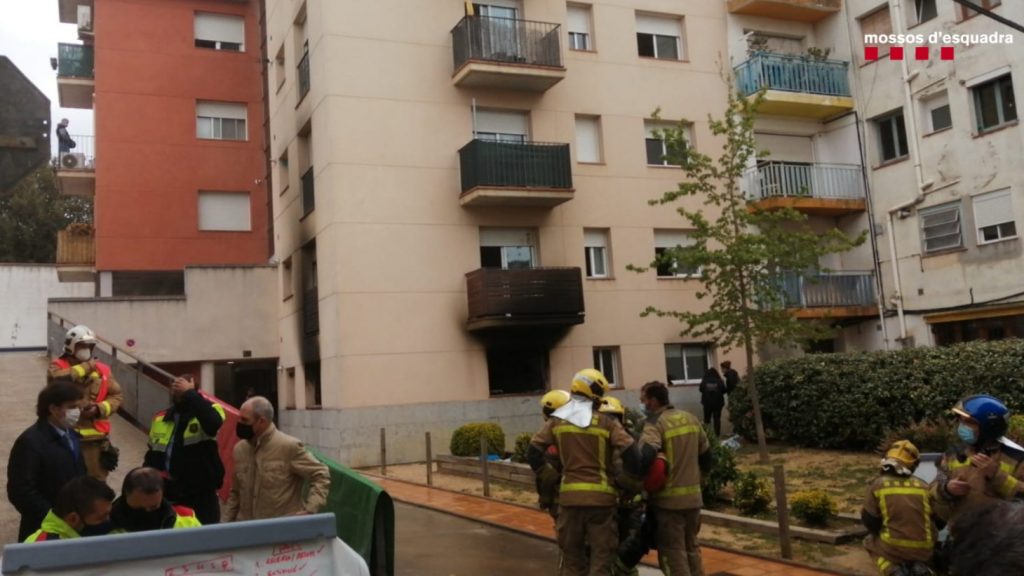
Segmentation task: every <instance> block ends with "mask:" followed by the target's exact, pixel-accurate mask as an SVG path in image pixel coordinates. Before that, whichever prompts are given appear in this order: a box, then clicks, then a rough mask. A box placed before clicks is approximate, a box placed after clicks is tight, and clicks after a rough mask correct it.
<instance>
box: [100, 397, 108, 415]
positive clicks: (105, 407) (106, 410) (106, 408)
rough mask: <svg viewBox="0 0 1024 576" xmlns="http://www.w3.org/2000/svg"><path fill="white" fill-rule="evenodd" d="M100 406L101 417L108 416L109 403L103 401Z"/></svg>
mask: <svg viewBox="0 0 1024 576" xmlns="http://www.w3.org/2000/svg"><path fill="white" fill-rule="evenodd" d="M100 406H102V407H103V415H104V416H110V402H107V401H106V400H104V401H103V402H100Z"/></svg>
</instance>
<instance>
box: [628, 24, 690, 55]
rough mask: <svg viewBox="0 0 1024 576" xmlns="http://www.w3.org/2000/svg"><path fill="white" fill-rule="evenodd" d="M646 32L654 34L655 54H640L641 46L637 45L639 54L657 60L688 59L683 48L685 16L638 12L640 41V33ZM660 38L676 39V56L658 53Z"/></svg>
mask: <svg viewBox="0 0 1024 576" xmlns="http://www.w3.org/2000/svg"><path fill="white" fill-rule="evenodd" d="M641 34H645V35H649V36H652V41H653V44H654V46H653V48H654V55H653V56H643V55H640V47H639V45H638V46H637V55H638V56H640V57H641V58H654V59H657V60H668V61H675V62H681V61H683V60H686V54H685V53H684V51H683V49H684V46H683V18H682V17H681V16H671V15H667V14H644V13H637V14H636V38H637V41H638V42H639V39H640V35H641ZM659 38H672V39H673V40H675V45H676V56H675V57H674V58H665V57H662V56H661V55H660V54H658V39H659Z"/></svg>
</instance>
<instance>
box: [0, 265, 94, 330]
mask: <svg viewBox="0 0 1024 576" xmlns="http://www.w3.org/2000/svg"><path fill="white" fill-rule="evenodd" d="M95 290H96V288H95V286H94V284H93V283H92V282H73V283H61V282H59V281H58V280H57V268H56V266H54V265H53V264H0V294H3V304H2V305H0V350H3V349H11V348H44V347H46V299H47V298H72V297H85V296H92V295H93V294H94V293H95Z"/></svg>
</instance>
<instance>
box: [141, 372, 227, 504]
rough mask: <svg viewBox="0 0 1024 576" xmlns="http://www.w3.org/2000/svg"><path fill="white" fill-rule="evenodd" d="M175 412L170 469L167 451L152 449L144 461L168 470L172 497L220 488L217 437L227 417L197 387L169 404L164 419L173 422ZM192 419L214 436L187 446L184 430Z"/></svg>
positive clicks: (169, 489)
mask: <svg viewBox="0 0 1024 576" xmlns="http://www.w3.org/2000/svg"><path fill="white" fill-rule="evenodd" d="M175 414H177V415H178V426H177V428H175V430H174V441H173V442H174V445H173V448H172V450H171V469H170V470H165V468H166V466H165V465H164V463H165V462H164V453H163V452H159V451H156V450H152V449H151V450H149V451H147V452H146V457H145V461H144V465H145V466H149V467H152V468H156V469H157V470H163V471H165V472H167V473H168V474H169V476H170V477H169V478H168V480H167V490H166V495H167V498H168V499H169V500H171V501H177V500H178V499H180V498H181V497H182V496H183V495H197V494H206V493H209V492H215V491H217V490H219V489H220V487H221V486H222V485H223V484H224V464H223V463H222V462H221V461H220V453H219V452H218V451H217V440H216V437H217V431H219V430H220V427H221V425H222V424H224V419H223V418H221V416H220V413H219V412H217V410H216V409H215V408H214V407H213V403H212V402H210V401H209V400H207V399H206V398H203V396H202V395H201V394H199V393H198V392H196V391H195V390H189V391H188V392H186V393H185V396H184V397H183V398H182V399H181V402H178V403H176V404H174V405H173V406H171V407H170V408H168V409H167V410H166V412H165V413H164V416H163V418H164V421H165V422H174V416H175ZM193 419H195V422H194V423H195V424H198V425H199V426H201V427H202V429H203V432H205V433H206V435H207V436H209V437H211V438H212V439H211V440H204V441H202V442H197V443H196V444H193V445H191V446H184V445H183V440H184V436H185V430H186V429H187V428H188V427H189V426H191V425H192V424H193Z"/></svg>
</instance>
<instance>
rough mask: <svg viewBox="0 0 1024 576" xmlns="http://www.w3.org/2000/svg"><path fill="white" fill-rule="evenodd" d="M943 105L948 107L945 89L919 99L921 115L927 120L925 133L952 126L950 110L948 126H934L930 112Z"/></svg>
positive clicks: (947, 96)
mask: <svg viewBox="0 0 1024 576" xmlns="http://www.w3.org/2000/svg"><path fill="white" fill-rule="evenodd" d="M943 106H945V107H946V108H949V93H948V92H946V91H945V90H943V91H941V92H937V93H935V94H932V95H931V96H928V97H926V98H922V99H921V108H922V109H923V110H924V114H923V116H924V117H925V118H926V120H925V122H927V126H926V130H925V132H926V133H927V134H932V133H933V132H938V131H940V130H948V129H949V128H952V127H953V114H952V110H950V114H949V126H943V127H941V128H936V126H935V118H934V117H933V116H932V112H934V111H935V110H938V109H939V108H942V107H943Z"/></svg>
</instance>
